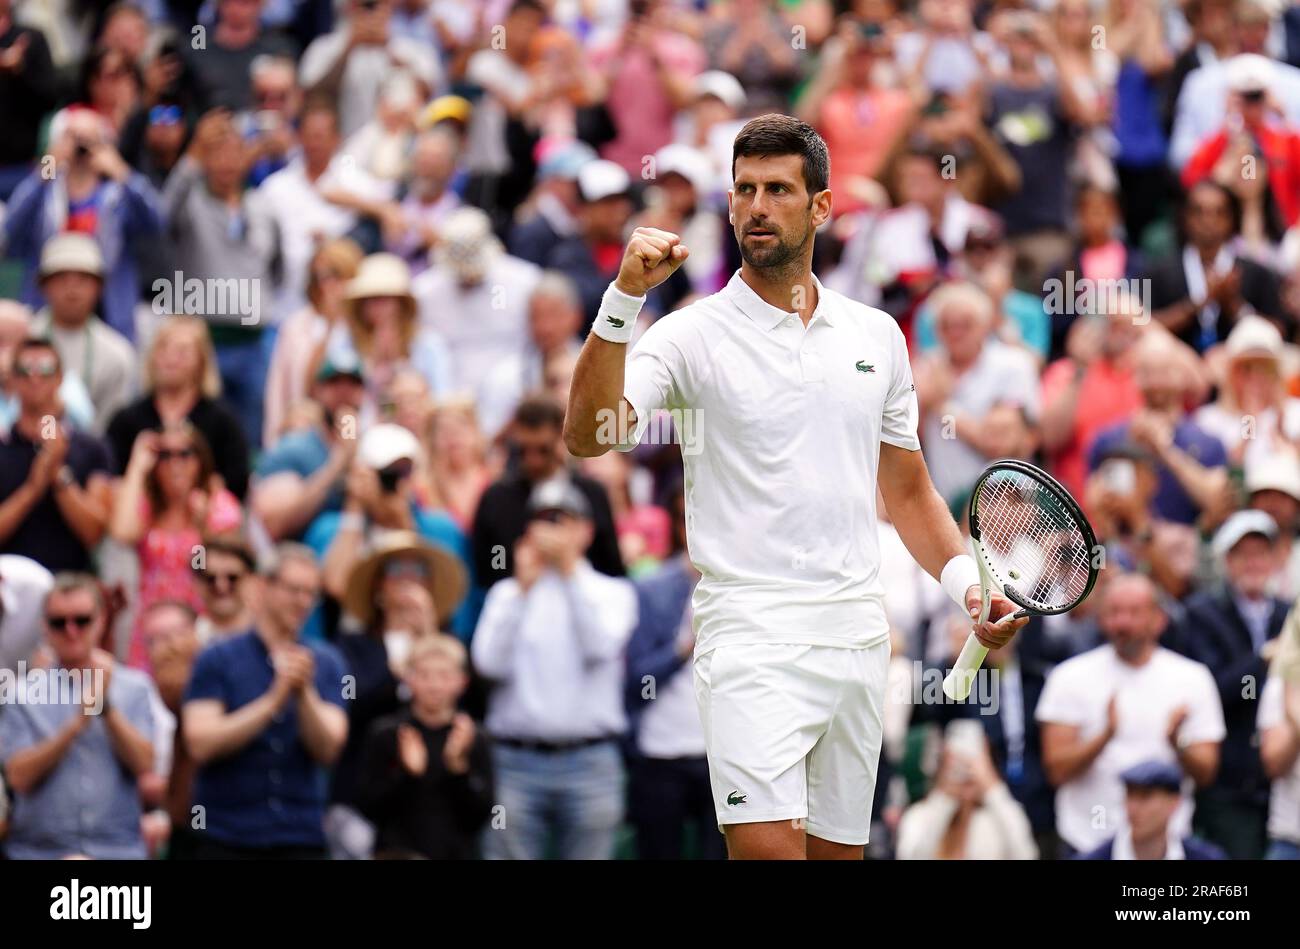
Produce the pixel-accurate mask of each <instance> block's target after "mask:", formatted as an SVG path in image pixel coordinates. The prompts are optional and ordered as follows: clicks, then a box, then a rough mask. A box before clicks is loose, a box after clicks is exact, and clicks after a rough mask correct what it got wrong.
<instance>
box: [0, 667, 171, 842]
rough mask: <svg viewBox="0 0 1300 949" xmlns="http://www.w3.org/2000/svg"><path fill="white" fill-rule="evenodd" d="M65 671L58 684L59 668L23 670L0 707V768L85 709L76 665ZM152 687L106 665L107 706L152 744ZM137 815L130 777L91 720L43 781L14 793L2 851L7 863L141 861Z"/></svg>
mask: <svg viewBox="0 0 1300 949" xmlns="http://www.w3.org/2000/svg"><path fill="white" fill-rule="evenodd" d="M67 671H68V672H70V674H71V676H73V677H75V680H76V687H67V688H62V687H60V685H61V683H62V684H68V682H67V679H66V678H65V677H64V676H62V675H60V673H61V672H64V670H52V669H39V670H29V671H28V674H27V675H26V676H25V677H24V678H22V679H19V680H18V682H17V689H16V694H15V696H14V699H15V701H13V702H12V704H7V705H5V706H4V707H3V708H0V766H3V765H7V764H8V763H9V761H10V760H11V759H12V758H13V756H14V755H15V754H16V753H18V752H20V751H24V750H26V749H28V748H31V747H33V746H35V745H38V744H40V743H41V742H44V741H49V740H50V739H51V738H53V737H54V736H55V735H56V734H57V733H58V732H59V731H60V730H62V729H63V728H64V727H65V726H66V725H67V724H68V722H69V720H71V718H72V716H74V715H83V714H85V713H84V712H83V711H82V709H81V694H80V691H81V685H80V683H81V681H82V670H80V669H77V670H67ZM38 680H39V681H38ZM153 689H154V687H153V683H151V682H150V681H149V678H148V677H147V676H146V675H144V674H143V673H141V672H138V671H137V670H135V669H129V668H127V667H125V666H120V665H119V666H114V667H113V677H112V679H111V680H110V681H109V685H108V701H109V704H110V705H112V706H113V707H114V708H116V709H117V710H118V711H119V712H121V713H122V714H123V715H125V716H126V719H127V721H129V722H130V723H131V725H132V727H134V728H135V729H136V730H137V731H139V732H140V733H141V734H142V735H144V736H145V737H146V738H148V739H149V741H150V742H155V743H156V742H157V740H158V735H157V723H156V722H155V719H154V711H153V709H154V703H153V699H152V697H151V696H150V693H151V692H152V691H153ZM38 690H39V692H40V694H39V695H38V694H37V691H38ZM140 815H141V808H140V793H139V789H138V788H137V786H136V781H135V777H134V776H133V775H132V774H131V773H130V772H129V771H127V769H126V768H125V767H124V766H123V764H122V762H121V761H120V760H119V759H118V757H117V755H116V754H115V753H114V752H113V745H112V741H111V740H110V738H109V735H108V726H107V725H106V724H105V723H104V720H103V719H102V718H96V719H94V720H93V721H91V722H90V724H89V725H87V726H86V727H85V729H84V730H83V731H82V732H81V734H79V735H78V736H77V737H76V738H74V739H73V741H72V744H71V745H70V746H69V747H68V750H67V752H65V753H64V755H63V757H62V758H60V759H59V762H58V763H57V764H56V765H55V766H54V768H53V770H51V771H50V772H49V774H48V775H46V777H45V780H43V781H42V782H41V783H40V784H39V785H38V786H36V787H35V788H33V789H32V790H31V791H30V792H29V793H27V794H19V795H18V796H17V799H16V800H15V802H14V810H13V818H12V821H11V826H10V830H9V838H8V840H6V841H5V852H6V853H7V854H8V855H9V857H10V858H11V859H14V860H57V859H60V858H62V857H66V856H70V855H74V854H81V855H84V856H87V857H91V858H93V859H96V860H132V859H144V857H145V856H146V852H145V846H144V840H143V838H142V837H141V836H140Z"/></svg>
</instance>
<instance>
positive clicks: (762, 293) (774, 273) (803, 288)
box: [740, 249, 819, 326]
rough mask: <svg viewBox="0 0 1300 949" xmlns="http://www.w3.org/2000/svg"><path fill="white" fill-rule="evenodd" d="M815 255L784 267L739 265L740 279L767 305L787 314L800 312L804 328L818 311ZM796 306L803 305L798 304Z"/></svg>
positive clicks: (746, 263) (745, 263) (793, 261)
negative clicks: (813, 262) (813, 259)
mask: <svg viewBox="0 0 1300 949" xmlns="http://www.w3.org/2000/svg"><path fill="white" fill-rule="evenodd" d="M811 263H812V255H811V249H810V252H809V254H808V255H807V256H806V257H805V258H802V259H800V260H792V261H790V263H788V264H786V265H785V266H783V267H764V268H761V269H760V268H758V267H754V266H752V265H751V264H750V263H749V262H748V261H746V262H744V263H742V264H741V265H740V279H741V280H743V281H745V283H746V284H748V285H749V289H751V290H753V291H754V292H755V293H756V294H758V296H759V299H761V300H762V301H763V302H764V303H768V304H771V305H772V306H774V307H776V308H777V309H778V310H784V311H785V312H787V313H798V314H799V319H801V320H803V324H804V326H807V325H808V321H809V320H811V319H812V315H813V312H814V311H815V310H816V309H817V303H818V302H819V295H818V292H817V284H816V283H815V282H814V281H813V277H812V268H811ZM797 304H802V305H801V306H800V305H797Z"/></svg>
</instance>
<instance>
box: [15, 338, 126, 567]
mask: <svg viewBox="0 0 1300 949" xmlns="http://www.w3.org/2000/svg"><path fill="white" fill-rule="evenodd" d="M62 380H63V364H62V362H61V360H60V358H59V353H58V351H57V350H56V349H55V348H54V345H53V344H52V343H51V342H49V341H47V340H41V339H34V338H31V339H27V340H25V341H24V342H22V343H20V344H19V346H18V348H17V350H16V352H15V355H14V365H13V386H14V390H15V392H16V394H17V395H18V403H19V412H18V419H17V421H15V422H14V424H13V427H12V428H11V429H10V430H9V433H8V435H6V436H5V437H3V438H0V553H5V554H19V555H21V556H24V557H28V558H30V559H32V560H35V561H36V562H37V563H39V564H41V565H42V566H44V567H45V568H46V569H48V570H50V571H53V572H59V571H63V570H87V569H89V567H90V552H91V551H92V550H93V549H94V548H95V547H96V546H97V545H98V544H99V542H100V540H101V539H103V536H104V531H105V529H106V527H107V525H108V516H109V510H110V505H111V491H110V488H109V475H108V472H109V459H108V450H107V449H106V448H105V446H104V445H103V444H102V443H101V442H100V441H99V440H97V439H96V438H94V437H92V436H90V435H87V434H85V433H84V432H79V431H77V430H75V429H68V428H65V427H64V426H63V424H62V423H61V422H59V421H56V420H58V419H61V417H62V414H63V411H62V403H61V401H60V399H59V387H60V385H61V384H62Z"/></svg>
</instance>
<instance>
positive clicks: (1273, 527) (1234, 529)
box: [1211, 510, 1277, 557]
mask: <svg viewBox="0 0 1300 949" xmlns="http://www.w3.org/2000/svg"><path fill="white" fill-rule="evenodd" d="M1251 534H1262V535H1264V536H1265V537H1267V538H1268V539H1269V540H1272V539H1273V538H1275V537H1276V536H1277V524H1276V523H1275V522H1274V520H1273V518H1271V517H1269V516H1268V515H1267V514H1265V513H1264V512H1263V511H1253V510H1247V511H1238V512H1237V513H1235V514H1233V515H1232V516H1231V517H1229V518H1228V519H1227V520H1226V521H1224V522H1223V526H1222V527H1220V528H1219V532H1218V533H1217V534H1215V535H1214V542H1213V544H1212V545H1211V547H1212V549H1213V550H1214V555H1215V556H1216V557H1225V556H1227V554H1228V553H1229V552H1230V551H1231V550H1232V548H1233V547H1236V546H1237V544H1239V543H1240V542H1241V540H1242V538H1244V537H1249V536H1250V535H1251Z"/></svg>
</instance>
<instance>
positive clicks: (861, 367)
mask: <svg viewBox="0 0 1300 949" xmlns="http://www.w3.org/2000/svg"><path fill="white" fill-rule="evenodd" d="M853 368H854V369H856V370H857V371H858V372H875V371H876V367H875V366H870V365H868V364H867V363H866V362H865V361H863V360H861V359H859V360H858V361H857V362H855V363H854V364H853Z"/></svg>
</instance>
